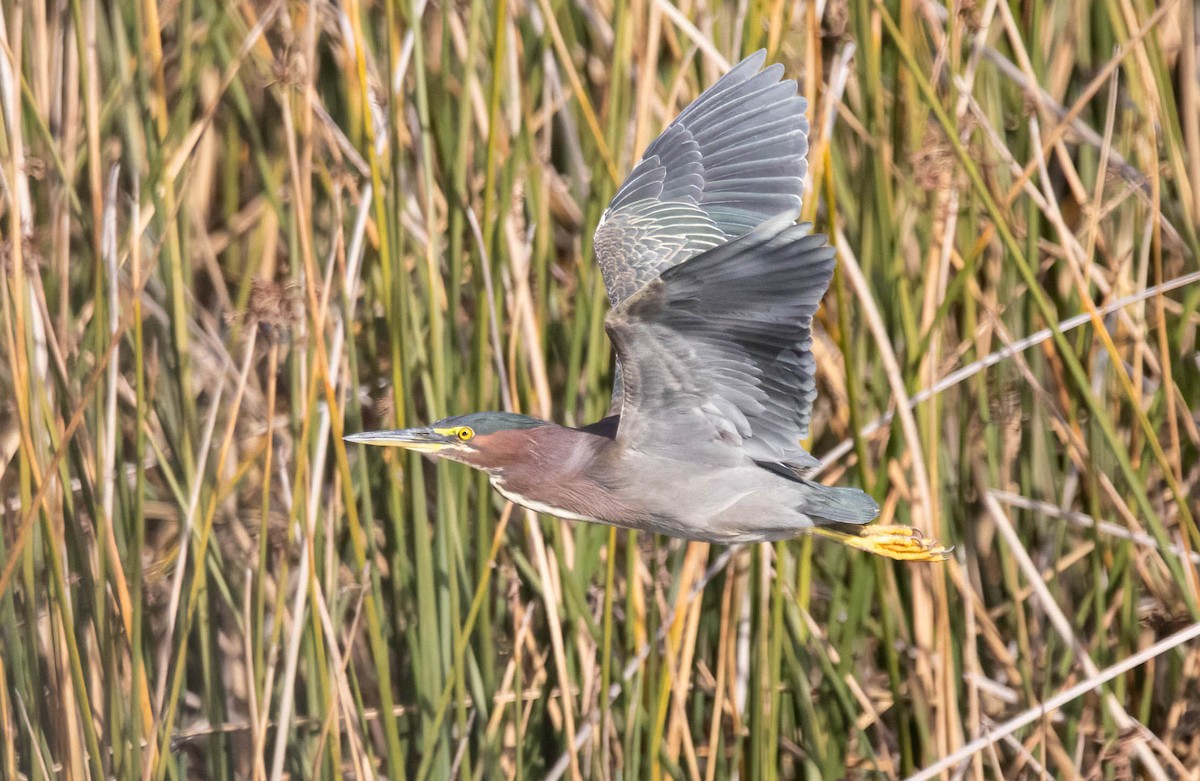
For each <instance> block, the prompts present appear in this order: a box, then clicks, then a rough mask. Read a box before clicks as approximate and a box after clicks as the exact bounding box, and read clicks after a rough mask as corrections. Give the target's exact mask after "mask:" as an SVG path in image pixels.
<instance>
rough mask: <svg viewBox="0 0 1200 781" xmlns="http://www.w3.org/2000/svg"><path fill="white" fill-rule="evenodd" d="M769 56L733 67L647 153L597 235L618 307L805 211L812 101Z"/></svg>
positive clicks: (762, 54) (615, 198)
mask: <svg viewBox="0 0 1200 781" xmlns="http://www.w3.org/2000/svg"><path fill="white" fill-rule="evenodd" d="M765 61H766V52H765V51H759V52H757V53H755V54H752V55H751V56H749V57H747V58H746V59H744V60H742V61H741V62H740V63H738V64H737V65H736V66H734V67H733V68H732V69H731V70H730V71H729V72H728V73H726V74H725V75H724V76H722V77H721V78H720V79H719V80H718V81H717V82H716V83H715V84H713V85H712V86H711V87H709V88H708V89H707V90H705V91H704V92H703V93H701V95H700V97H698V98H696V100H695V101H693V102H692V103H691V104H690V105H689V106H688V107H687V108H685V109H684V110H683V112H682V113H680V115H679V116H678V117H676V119H675V121H674V122H672V123H671V124H670V125H669V126H668V127H667V129H666V130H664V131H663V133H662V135H660V136H659V137H658V138H657V139H655V140H654V142H653V143H651V144H650V146H649V147H647V148H646V152H645V154H644V155H643V156H642V160H641V162H639V163H638V164H637V166H635V167H634V169H633V171H632V172H631V173H630V175H629V178H628V179H627V180H626V181H625V183H624V184H623V185H622V186H621V189H620V190H618V191H617V194H616V195H615V196H613V199H612V202H611V203H609V205H608V209H607V210H606V211H605V212H604V216H603V217H601V218H600V225H599V226H598V227H597V228H596V236H595V252H596V260H597V262H599V264H600V271H601V273H602V274H603V275H604V284H605V287H606V288H607V289H608V297H609V300H610V301H611V303H612V306H614V307H616V306H617V305H618V304H620V303H621V302H622V301H623V300H625V299H626V298H628V297H629V296H630V295H632V294H633V293H635V292H637V291H638V290H639V289H640V288H642V287H643V286H644V285H646V284H647V283H648V282H650V281H651V280H653V279H654V278H656V277H657V276H658V275H659V274H660V273H662V271H663V270H665V269H667V268H670V267H671V266H674V265H676V264H678V263H681V262H683V261H685V260H687V259H688V258H690V257H693V256H695V255H697V254H699V253H701V252H703V251H705V250H707V249H710V248H712V247H715V246H717V245H719V244H722V243H724V242H725V241H727V240H729V239H730V238H733V237H736V236H741V235H743V234H745V233H746V232H747V231H750V230H752V229H753V228H755V227H757V226H758V225H760V224H761V223H762V222H763V221H764V220H766V219H768V218H770V217H774V216H775V215H777V214H780V213H782V212H799V209H800V203H801V196H802V194H803V191H804V175H805V173H806V172H807V170H808V163H807V161H806V159H805V155H806V154H807V153H808V120H807V119H806V118H805V116H804V111H805V106H806V103H805V101H804V98H802V97H799V96H798V95H797V94H796V82H794V81H790V80H789V81H780V77H781V76H782V75H783V66H782V65H779V64H775V65H772V66H771V67H769V68H767V69H766V70H763V71H761V72H760V70H759V69H760V68H762V66H763V63H764V62H765Z"/></svg>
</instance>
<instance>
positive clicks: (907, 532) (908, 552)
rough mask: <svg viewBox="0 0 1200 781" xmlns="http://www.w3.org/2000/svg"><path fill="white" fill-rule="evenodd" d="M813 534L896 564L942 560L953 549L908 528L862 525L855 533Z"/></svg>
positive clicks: (819, 530) (817, 530)
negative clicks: (883, 557) (894, 560)
mask: <svg viewBox="0 0 1200 781" xmlns="http://www.w3.org/2000/svg"><path fill="white" fill-rule="evenodd" d="M811 531H812V533H813V534H815V535H817V536H818V537H825V538H826V539H830V540H836V541H837V542H840V543H842V544H843V545H848V546H850V547H851V548H856V549H858V550H862V551H866V552H867V553H874V554H875V555H877V556H886V557H887V558H889V559H898V560H899V561H945V560H946V559H948V558H950V551H951V550H953V549H952V548H944V547H942V545H941V544H940V543H938V541H937V540H930V539H926V538H925V537H924V535H922V534H921V532H919V531H918V530H916V529H914V528H912V527H911V526H889V525H875V526H862V527H860V528H859V529H858V530H857V531H858V533H857V534H854V533H847V532H842V531H836V530H834V529H827V528H822V527H820V526H817V527H815V528H813V529H812V530H811Z"/></svg>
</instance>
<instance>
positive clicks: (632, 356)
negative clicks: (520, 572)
mask: <svg viewBox="0 0 1200 781" xmlns="http://www.w3.org/2000/svg"><path fill="white" fill-rule="evenodd" d="M765 61H766V53H765V51H760V52H758V53H756V54H754V55H751V56H750V57H748V58H746V59H745V60H743V61H742V62H740V63H738V64H737V65H736V66H734V67H733V68H732V69H731V70H730V71H729V72H728V73H726V74H725V75H724V76H723V77H722V78H721V79H719V80H718V81H717V82H716V83H715V84H713V85H712V86H711V87H710V88H708V89H707V90H705V91H704V92H703V93H702V94H701V95H700V96H699V97H698V98H696V100H695V101H693V102H692V103H691V104H690V105H689V106H688V107H687V108H685V109H684V110H683V112H682V113H680V115H679V116H678V117H677V118H676V119H675V120H674V121H673V122H672V123H671V124H670V125H669V126H668V127H667V129H666V130H664V131H663V133H662V134H661V135H660V136H659V137H658V138H657V139H655V140H654V142H653V143H651V144H650V146H649V147H647V149H646V151H645V154H644V155H643V157H642V159H641V161H640V162H639V163H638V164H637V165H636V166H635V167H634V169H633V171H632V172H631V173H630V175H629V178H628V179H627V180H626V181H625V183H624V184H623V185H622V186H621V188H620V189H619V190H618V191H617V193H616V195H615V196H614V197H613V199H612V202H611V203H610V204H609V206H608V209H607V210H606V211H605V212H604V215H603V216H602V217H601V219H600V224H599V226H598V227H597V228H596V234H595V241H594V246H595V254H596V261H597V263H599V265H600V270H601V273H602V274H603V276H604V283H605V287H606V288H607V291H608V297H609V301H610V304H611V310H610V311H609V313H608V315H607V317H606V318H605V324H604V325H605V330H606V331H607V333H608V336H609V339H610V340H611V341H612V345H613V348H614V350H615V352H616V367H615V371H614V389H613V403H612V407H611V409H610V412H609V415H608V416H606V417H605V418H603V419H602V420H600V421H598V422H596V423H593V424H591V425H588V426H584V427H582V428H569V427H565V426H560V425H558V424H556V423H553V422H550V421H545V420H538V419H536V418H532V417H528V416H526V415H518V414H515V413H511V412H476V413H473V414H470V415H462V416H457V417H451V418H446V419H444V420H439V421H438V422H436V423H434V424H433V425H432V426H429V427H425V428H410V429H404V430H400V431H371V432H366V433H361V434H354V435H351V436H348V437H346V439H347V440H349V441H351V442H359V443H363V444H367V445H385V446H398V447H403V448H407V449H409V450H415V451H419V452H422V453H427V454H430V455H433V456H436V457H439V458H446V459H450V460H452V461H458V462H461V463H464V464H467V465H468V466H471V467H474V468H476V469H479V470H482V471H484V472H486V473H487V474H488V477H489V478H490V481H491V484H492V487H493V488H495V489H496V490H497V491H498V492H500V493H501V494H502V495H503V496H505V497H507V498H508V499H510V500H512V501H513V502H515V503H517V504H519V505H522V506H524V507H528V508H530V509H532V510H535V511H538V512H545V513H549V514H551V515H556V516H558V517H560V518H567V519H571V520H577V521H591V522H596V523H604V524H611V525H614V526H619V527H623V528H626V529H639V530H646V531H651V532H655V533H659V534H666V535H670V536H673V537H681V538H684V539H688V540H699V541H705V542H713V543H726V544H728V543H741V542H761V541H770V540H783V539H789V538H792V537H795V536H797V535H800V534H805V533H807V534H816V535H819V536H822V537H826V538H831V539H834V540H837V541H838V542H841V543H843V544H846V545H849V546H851V547H854V548H858V549H861V550H865V551H869V552H871V553H876V554H879V555H882V556H888V557H891V558H895V559H903V560H920V561H937V560H942V559H944V558H946V556H947V551H946V549H945V548H943V547H941V546H940V545H938V544H937V543H936V542H934V541H933V540H930V539H927V538H924V537H923V536H922V535H921V534H920V533H918V532H917V531H916V530H914V529H912V528H911V527H908V526H892V525H867V524H869V522H870V521H872V520H874V519H875V518H876V517H877V516H878V514H879V506H878V505H877V504H876V503H875V501H874V500H873V499H872V498H871V497H870V496H868V495H867V494H866V493H864V492H862V491H860V490H858V489H857V488H842V487H833V486H826V485H822V484H820V483H818V482H816V481H814V480H809V479H807V478H806V477H805V475H806V474H807V473H810V472H811V471H812V470H813V469H814V468H815V467H817V466H819V464H820V462H819V461H818V460H817V459H816V458H814V457H813V456H812V455H811V454H809V453H808V452H807V451H806V450H805V449H804V448H803V447H802V446H801V441H802V440H804V439H805V438H806V437H807V436H808V428H809V422H810V419H811V415H812V406H813V401H814V399H815V398H816V394H817V386H816V377H815V375H816V362H815V361H814V359H813V355H812V318H813V315H814V313H815V312H816V311H817V307H818V306H819V305H820V302H821V298H822V296H824V294H825V291H826V289H827V288H828V287H829V281H830V279H831V277H832V276H833V269H834V250H833V248H832V247H830V246H829V244H828V242H827V241H826V239H825V237H824V236H821V235H818V234H814V233H812V226H811V225H809V224H797V223H796V219H797V218H798V217H799V215H800V206H801V197H802V195H803V192H804V177H805V174H806V173H807V170H808V163H807V160H806V155H807V153H808V121H807V119H806V118H805V108H806V103H805V100H804V98H803V97H801V96H799V95H798V94H797V88H796V82H795V81H792V80H786V79H783V78H782V76H783V67H782V65H779V64H775V65H772V66H770V67H767V68H765V69H764V68H763V65H764V63H765Z"/></svg>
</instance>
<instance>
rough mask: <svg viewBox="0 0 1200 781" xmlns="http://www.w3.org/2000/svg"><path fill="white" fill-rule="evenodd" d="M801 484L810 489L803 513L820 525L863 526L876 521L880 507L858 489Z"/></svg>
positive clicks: (806, 482)
mask: <svg viewBox="0 0 1200 781" xmlns="http://www.w3.org/2000/svg"><path fill="white" fill-rule="evenodd" d="M801 482H803V483H804V485H805V486H806V487H807V488H808V489H809V491H808V496H807V497H805V501H804V506H803V507H801V508H799V509H800V510H801V512H803V513H804V514H805V515H807V516H809V517H810V518H812V519H813V520H814V521H815V522H817V523H818V524H821V522H822V521H825V522H829V523H850V524H862V523H869V522H870V521H873V520H875V518H876V516H878V515H879V505H878V504H876V503H875V500H874V499H872V498H871V497H870V496H868V495H867V494H865V493H863V492H862V491H860V490H858V489H857V488H834V487H833V486H828V485H821V484H820V483H814V482H812V481H809V480H802V481H801Z"/></svg>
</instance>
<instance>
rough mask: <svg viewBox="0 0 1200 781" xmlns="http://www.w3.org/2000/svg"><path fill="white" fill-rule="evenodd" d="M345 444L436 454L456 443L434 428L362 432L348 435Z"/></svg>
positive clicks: (446, 433)
mask: <svg viewBox="0 0 1200 781" xmlns="http://www.w3.org/2000/svg"><path fill="white" fill-rule="evenodd" d="M345 440H346V441H347V442H358V443H359V444H362V445H380V446H383V447H402V448H405V449H407V450H416V451H417V452H419V453H436V452H438V451H439V450H441V449H443V448H444V447H446V446H447V445H453V444H456V443H457V442H458V440H457V439H455V437H454V435H453V434H452V433H451V432H450V431H449V430H444V429H436V428H406V429H401V430H399V431H364V432H363V433H361V434H350V435H349V436H347V437H345Z"/></svg>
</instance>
